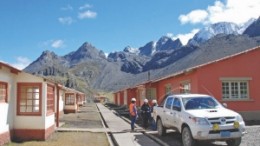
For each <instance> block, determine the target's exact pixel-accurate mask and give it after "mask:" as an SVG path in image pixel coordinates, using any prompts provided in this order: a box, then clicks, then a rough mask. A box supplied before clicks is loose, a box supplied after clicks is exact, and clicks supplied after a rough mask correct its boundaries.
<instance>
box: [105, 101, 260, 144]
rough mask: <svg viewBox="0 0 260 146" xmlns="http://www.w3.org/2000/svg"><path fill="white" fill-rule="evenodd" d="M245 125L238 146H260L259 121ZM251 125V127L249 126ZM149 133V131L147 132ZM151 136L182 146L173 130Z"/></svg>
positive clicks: (113, 107) (140, 122) (111, 106)
mask: <svg viewBox="0 0 260 146" xmlns="http://www.w3.org/2000/svg"><path fill="white" fill-rule="evenodd" d="M108 107H109V108H110V109H114V110H116V111H117V112H118V113H122V114H120V115H122V116H124V117H126V118H129V116H128V114H123V113H126V111H127V109H125V108H124V107H118V106H115V105H113V104H111V105H108ZM137 124H138V125H139V126H142V119H141V118H139V119H138V120H137ZM246 125H250V126H247V127H246V131H247V134H245V135H244V136H243V137H242V142H241V144H240V146H260V121H247V122H246ZM251 125H253V126H251ZM148 131H149V130H148ZM152 135H153V136H155V137H157V138H159V139H160V140H162V141H163V142H165V143H167V144H168V145H170V146H182V142H181V135H180V134H179V133H177V132H175V131H173V130H169V131H168V133H167V135H165V136H164V137H160V136H159V135H158V134H152ZM200 146H227V144H226V143H225V142H213V143H206V142H202V143H200Z"/></svg>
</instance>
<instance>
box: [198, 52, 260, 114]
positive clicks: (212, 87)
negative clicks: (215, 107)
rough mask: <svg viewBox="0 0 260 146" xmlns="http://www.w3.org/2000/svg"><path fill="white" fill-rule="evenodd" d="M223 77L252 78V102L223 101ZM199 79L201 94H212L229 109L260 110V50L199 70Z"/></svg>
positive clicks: (250, 86)
mask: <svg viewBox="0 0 260 146" xmlns="http://www.w3.org/2000/svg"><path fill="white" fill-rule="evenodd" d="M221 77H230V78H232V77H242V78H243V77H246V78H247V77H249V78H252V80H250V81H249V96H250V100H246V101H245V100H244V101H222V89H221V87H222V85H221V84H222V83H221V80H220V78H221ZM198 79H199V84H198V85H199V86H198V88H199V91H200V93H206V94H212V95H213V96H214V97H215V98H217V99H218V100H219V101H220V102H225V103H227V104H228V108H231V109H233V110H236V111H252V110H260V97H259V96H260V90H259V89H260V49H256V50H253V51H251V52H247V53H244V54H240V55H239V56H235V57H232V58H229V59H225V60H222V61H220V62H216V63H213V64H210V65H207V66H204V67H202V68H199V69H198ZM207 90H208V91H207ZM209 92H210V93H209Z"/></svg>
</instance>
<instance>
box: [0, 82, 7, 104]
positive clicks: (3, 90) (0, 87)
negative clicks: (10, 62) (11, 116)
mask: <svg viewBox="0 0 260 146" xmlns="http://www.w3.org/2000/svg"><path fill="white" fill-rule="evenodd" d="M7 91H8V90H7V83H5V82H0V102H7Z"/></svg>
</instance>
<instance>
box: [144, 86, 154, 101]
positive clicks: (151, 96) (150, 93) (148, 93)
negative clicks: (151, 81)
mask: <svg viewBox="0 0 260 146" xmlns="http://www.w3.org/2000/svg"><path fill="white" fill-rule="evenodd" d="M146 98H147V99H148V100H153V99H156V89H155V88H148V89H146Z"/></svg>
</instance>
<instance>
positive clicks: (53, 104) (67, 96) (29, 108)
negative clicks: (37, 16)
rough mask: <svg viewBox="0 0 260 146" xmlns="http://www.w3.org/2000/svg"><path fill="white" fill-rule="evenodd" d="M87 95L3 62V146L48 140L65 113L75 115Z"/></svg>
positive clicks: (0, 130)
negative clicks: (14, 141)
mask: <svg viewBox="0 0 260 146" xmlns="http://www.w3.org/2000/svg"><path fill="white" fill-rule="evenodd" d="M85 98H86V97H85V94H84V93H82V92H79V91H76V90H74V89H70V88H66V87H64V86H62V85H61V84H59V83H57V82H54V81H51V80H48V79H47V78H43V77H38V76H35V75H32V74H29V73H26V72H23V71H21V70H19V69H16V68H14V67H12V66H10V65H8V64H6V63H3V62H0V145H3V144H4V143H7V142H9V141H10V140H12V139H13V140H16V141H25V140H46V139H47V138H48V137H49V136H50V135H51V134H52V133H53V132H54V131H55V128H56V127H59V120H60V118H61V117H62V115H63V114H64V113H75V112H77V110H78V109H79V106H80V105H82V104H83V102H84V101H85V100H86V99H85Z"/></svg>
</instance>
